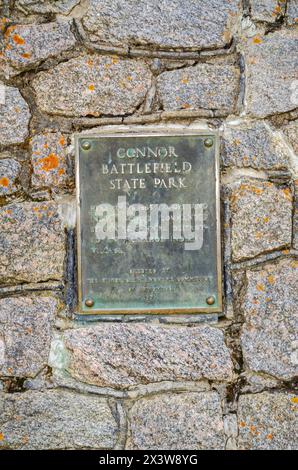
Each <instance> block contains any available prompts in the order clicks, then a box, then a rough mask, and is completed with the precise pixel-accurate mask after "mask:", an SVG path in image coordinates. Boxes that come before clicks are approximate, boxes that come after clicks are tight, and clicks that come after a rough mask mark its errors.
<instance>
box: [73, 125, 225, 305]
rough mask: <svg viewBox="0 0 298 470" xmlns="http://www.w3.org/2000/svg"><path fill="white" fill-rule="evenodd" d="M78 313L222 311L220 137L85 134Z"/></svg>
mask: <svg viewBox="0 0 298 470" xmlns="http://www.w3.org/2000/svg"><path fill="white" fill-rule="evenodd" d="M76 147H77V168H76V172H77V188H78V198H77V202H78V224H77V226H78V278H79V282H78V285H79V312H80V313H84V314H95V313H101V314H102V313H130V314H132V313H197V312H201V313H203V312H206V313H208V312H219V311H221V302H222V300H221V263H220V230H219V184H218V139H217V136H216V134H197V133H186V132H184V133H183V134H179V132H178V133H177V132H176V133H174V132H169V131H164V133H158V134H157V133H151V134H136V133H134V134H128V135H127V134H126V135H124V134H113V135H109V134H98V135H91V134H85V135H82V134H80V135H79V136H77V138H76Z"/></svg>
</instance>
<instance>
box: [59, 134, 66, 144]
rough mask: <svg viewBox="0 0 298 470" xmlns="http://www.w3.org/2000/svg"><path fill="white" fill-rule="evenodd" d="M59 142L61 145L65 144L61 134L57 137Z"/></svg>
mask: <svg viewBox="0 0 298 470" xmlns="http://www.w3.org/2000/svg"><path fill="white" fill-rule="evenodd" d="M59 144H60V145H62V146H63V145H65V139H64V137H63V135H62V136H61V137H60V139H59Z"/></svg>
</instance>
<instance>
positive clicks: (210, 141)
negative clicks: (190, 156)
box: [204, 137, 213, 147]
mask: <svg viewBox="0 0 298 470" xmlns="http://www.w3.org/2000/svg"><path fill="white" fill-rule="evenodd" d="M204 145H205V147H212V145H213V139H211V138H210V137H208V138H207V139H205V140H204Z"/></svg>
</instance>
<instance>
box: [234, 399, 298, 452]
mask: <svg viewBox="0 0 298 470" xmlns="http://www.w3.org/2000/svg"><path fill="white" fill-rule="evenodd" d="M297 403H298V397H297V396H295V395H294V394H292V393H286V392H281V393H269V392H263V393H258V394H256V395H242V396H240V398H239V407H238V422H239V438H238V442H239V448H240V449H246V450H249V449H252V450H253V449H262V450H266V449H268V450H294V449H296V450H297V448H298V445H297V425H298V419H297Z"/></svg>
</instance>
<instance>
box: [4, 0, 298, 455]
mask: <svg viewBox="0 0 298 470" xmlns="http://www.w3.org/2000/svg"><path fill="white" fill-rule="evenodd" d="M0 8H1V14H0V16H1V33H0V34H1V36H0V45H1V49H2V52H1V55H0V84H1V87H0V204H1V205H0V227H1V233H0V261H1V262H0V281H1V288H0V295H1V299H0V378H1V380H0V387H1V392H0V410H1V412H0V447H2V448H9V449H61V448H63V449H65V448H66V449H70V448H75V449H89V448H91V449H113V448H115V449H124V448H127V449H185V448H187V449H224V448H226V449H236V448H239V449H294V448H297V447H298V446H297V441H296V435H297V432H296V433H295V426H296V430H297V407H298V396H297V395H295V376H296V378H297V375H298V374H297V373H298V336H297V324H298V318H297V301H298V277H297V268H298V256H297V255H298V251H297V250H298V215H297V214H298V211H297V200H298V197H297V193H298V184H297V181H298V180H297V179H296V178H297V169H298V162H297V159H296V157H295V152H297V150H298V140H297V128H298V124H297V123H298V120H297V119H298V113H297V105H298V74H297V73H298V72H297V59H295V51H296V50H297V48H298V30H297V25H296V23H297V18H298V2H297V0H288V1H286V0H280V1H277V0H250V1H248V0H243V1H242V2H239V1H237V0H229V1H223V0H189V1H185V0H171V1H169V0H150V1H148V0H117V1H116V0H89V1H86V0H81V1H80V0H56V1H50V0H41V1H36V0H15V1H8V0H7V1H6V0H0ZM295 60H296V62H295ZM136 125H138V126H141V128H142V129H147V128H152V127H154V128H155V129H156V128H158V126H163V127H172V128H173V127H177V129H180V128H182V127H187V128H192V129H194V130H195V129H211V130H213V129H219V130H220V131H221V136H222V137H221V199H222V243H223V258H224V271H223V288H224V305H225V308H224V315H223V316H221V317H220V318H217V316H214V315H205V316H203V315H192V316H191V315H188V316H178V315H172V316H154V317H152V316H150V315H149V316H144V315H142V316H137V317H136V316H129V315H128V316H125V315H123V316H121V315H118V316H114V317H113V316H109V317H101V316H91V317H90V318H88V320H87V319H86V317H85V318H83V317H80V316H77V315H76V274H75V270H76V259H75V242H76V241H75V231H74V227H75V203H74V200H75V184H74V151H73V134H74V133H75V132H81V131H86V129H92V131H93V132H94V131H95V132H97V131H102V130H104V129H106V128H108V129H111V128H113V126H118V128H119V126H122V128H123V129H125V130H128V129H130V128H131V126H136ZM295 201H296V203H295ZM295 414H296V421H295Z"/></svg>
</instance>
